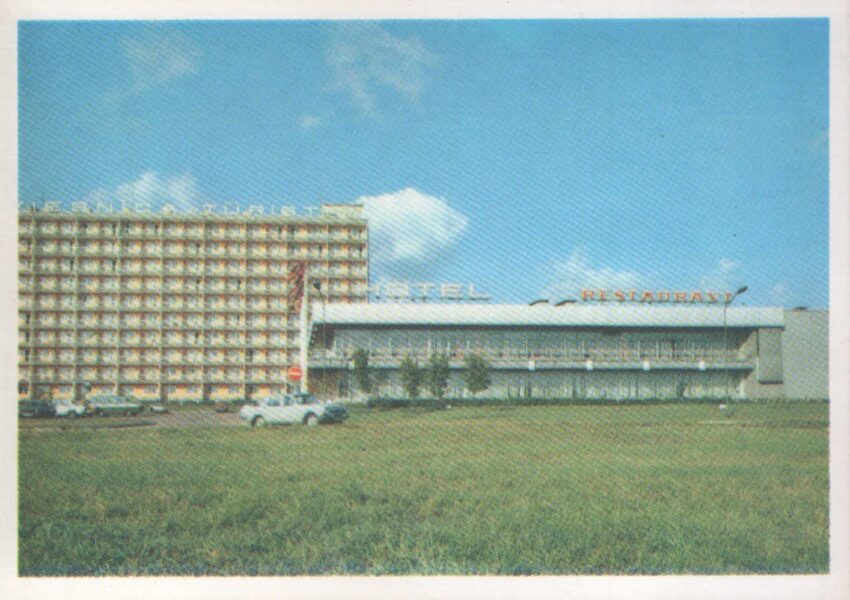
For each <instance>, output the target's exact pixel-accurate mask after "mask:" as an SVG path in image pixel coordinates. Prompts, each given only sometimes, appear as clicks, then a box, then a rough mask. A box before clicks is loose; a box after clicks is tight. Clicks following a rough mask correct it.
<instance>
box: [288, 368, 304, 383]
mask: <svg viewBox="0 0 850 600" xmlns="http://www.w3.org/2000/svg"><path fill="white" fill-rule="evenodd" d="M303 375H304V372H303V371H301V367H299V366H297V365H296V366H294V367H289V368H288V369H287V370H286V378H287V379H289V381H301V377H302V376H303Z"/></svg>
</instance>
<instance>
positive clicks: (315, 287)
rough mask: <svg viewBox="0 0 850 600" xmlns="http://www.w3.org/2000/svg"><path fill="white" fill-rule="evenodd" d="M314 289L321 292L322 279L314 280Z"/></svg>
mask: <svg viewBox="0 0 850 600" xmlns="http://www.w3.org/2000/svg"><path fill="white" fill-rule="evenodd" d="M313 289H314V290H316V291H317V292H321V291H322V282H321V281H314V282H313Z"/></svg>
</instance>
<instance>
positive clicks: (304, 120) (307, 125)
mask: <svg viewBox="0 0 850 600" xmlns="http://www.w3.org/2000/svg"><path fill="white" fill-rule="evenodd" d="M321 122H322V120H321V119H320V118H319V117H316V116H313V115H303V116H302V117H301V118H300V119H298V126H299V127H301V129H304V130H305V131H306V130H308V129H313V127H317V126H318V125H319V123H321Z"/></svg>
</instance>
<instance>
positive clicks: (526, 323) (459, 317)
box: [312, 302, 785, 328]
mask: <svg viewBox="0 0 850 600" xmlns="http://www.w3.org/2000/svg"><path fill="white" fill-rule="evenodd" d="M312 308H313V312H312V314H313V324H314V325H315V324H317V323H321V322H323V321H324V322H326V323H327V324H328V325H336V326H351V327H356V326H370V325H375V326H389V325H412V326H428V325H431V326H481V327H723V312H724V311H723V305H722V304H715V305H711V306H658V305H635V304H613V303H609V304H593V305H588V304H566V305H563V306H552V305H547V304H543V305H537V306H528V305H525V304H442V303H431V304H429V303H371V304H327V305H325V306H324V307H323V306H322V303H321V302H316V303H314V304H313V307H312ZM784 312H785V311H784V309H783V308H780V307H734V306H730V307H729V308H728V309H727V310H726V322H727V325H728V326H729V327H747V328H757V327H784V325H785V319H784Z"/></svg>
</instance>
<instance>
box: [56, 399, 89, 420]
mask: <svg viewBox="0 0 850 600" xmlns="http://www.w3.org/2000/svg"><path fill="white" fill-rule="evenodd" d="M53 410H54V411H55V413H56V416H57V417H67V418H69V419H76V418H77V417H84V416H86V411H87V410H88V409H87V407H86V405H85V404H74V403H73V402H71V401H70V400H68V399H67V398H64V399H62V400H54V401H53Z"/></svg>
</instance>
